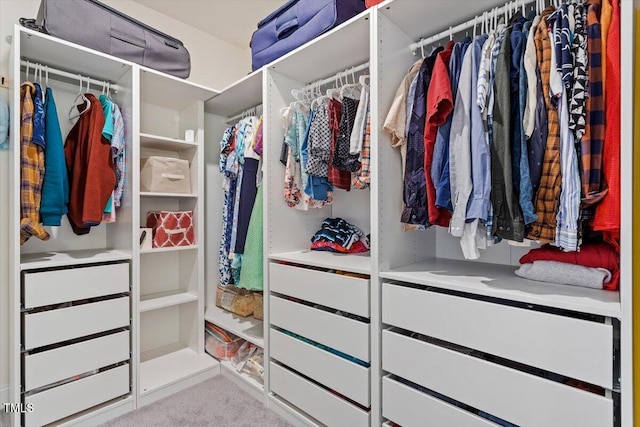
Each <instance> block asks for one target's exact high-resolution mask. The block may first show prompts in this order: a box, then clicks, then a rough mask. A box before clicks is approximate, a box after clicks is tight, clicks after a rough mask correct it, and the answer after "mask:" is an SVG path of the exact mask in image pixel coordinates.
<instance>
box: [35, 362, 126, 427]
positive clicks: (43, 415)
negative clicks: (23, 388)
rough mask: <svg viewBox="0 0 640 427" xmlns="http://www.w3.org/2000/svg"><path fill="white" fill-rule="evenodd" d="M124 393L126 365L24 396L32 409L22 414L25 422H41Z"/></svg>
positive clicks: (37, 424) (40, 423)
mask: <svg viewBox="0 0 640 427" xmlns="http://www.w3.org/2000/svg"><path fill="white" fill-rule="evenodd" d="M127 393H129V365H128V364H126V365H122V366H118V367H117V368H114V369H110V370H108V371H105V372H101V373H99V374H96V375H92V376H90V377H86V378H83V379H81V380H77V381H73V382H70V383H67V384H64V385H61V386H59V387H55V388H52V389H49V390H46V391H43V392H41V393H36V394H33V395H31V396H27V397H25V403H26V404H27V405H28V404H32V405H33V408H34V411H33V412H30V413H27V414H26V425H28V426H41V425H45V424H48V423H51V422H54V421H57V420H59V419H62V418H65V417H68V416H70V415H73V414H75V413H78V412H81V411H84V410H85V409H89V408H91V407H93V406H96V405H99V404H101V403H104V402H107V401H109V400H111V399H115V398H116V397H119V396H123V395H125V394H127Z"/></svg>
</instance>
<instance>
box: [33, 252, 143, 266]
mask: <svg viewBox="0 0 640 427" xmlns="http://www.w3.org/2000/svg"><path fill="white" fill-rule="evenodd" d="M130 259H131V254H128V253H126V252H121V251H115V250H109V249H91V250H83V251H69V252H40V253H35V254H22V255H21V258H20V260H21V262H20V269H22V270H34V269H37V268H55V267H68V266H72V265H81V264H94V263H100V262H112V261H125V260H130Z"/></svg>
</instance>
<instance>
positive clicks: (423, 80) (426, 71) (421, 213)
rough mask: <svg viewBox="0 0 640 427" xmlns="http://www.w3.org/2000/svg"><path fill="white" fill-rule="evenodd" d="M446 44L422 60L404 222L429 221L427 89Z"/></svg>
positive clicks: (409, 144)
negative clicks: (425, 135)
mask: <svg viewBox="0 0 640 427" xmlns="http://www.w3.org/2000/svg"><path fill="white" fill-rule="evenodd" d="M441 50H443V49H442V47H439V48H437V49H435V50H434V51H433V52H432V53H431V55H430V56H429V57H428V58H427V59H425V60H424V61H423V62H422V65H421V66H420V71H419V73H418V80H417V85H416V94H415V98H414V102H413V109H412V111H411V123H410V125H409V135H408V139H407V164H406V169H405V176H404V203H405V208H404V210H403V212H402V218H401V221H402V223H404V224H417V225H424V226H426V225H429V222H428V214H427V182H426V175H425V170H424V128H425V119H426V115H427V102H426V97H427V89H428V87H429V83H430V81H431V72H432V71H433V65H434V64H435V62H436V57H437V55H438V53H440V51H441Z"/></svg>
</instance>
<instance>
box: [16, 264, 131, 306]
mask: <svg viewBox="0 0 640 427" xmlns="http://www.w3.org/2000/svg"><path fill="white" fill-rule="evenodd" d="M123 292H129V264H128V263H121V264H109V265H97V266H93V267H83V268H69V269H64V270H52V271H43V272H38V273H25V275H24V306H25V308H27V309H29V308H33V307H42V306H45V305H51V304H59V303H62V302H67V301H78V300H82V299H86V298H94V297H99V296H103V295H113V294H118V293H123Z"/></svg>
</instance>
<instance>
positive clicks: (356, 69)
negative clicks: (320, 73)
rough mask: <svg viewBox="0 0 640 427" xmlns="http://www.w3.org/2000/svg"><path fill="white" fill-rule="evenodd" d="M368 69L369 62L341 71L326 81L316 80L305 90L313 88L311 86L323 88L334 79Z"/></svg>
mask: <svg viewBox="0 0 640 427" xmlns="http://www.w3.org/2000/svg"><path fill="white" fill-rule="evenodd" d="M368 68H369V62H365V63H364V64H360V65H356V66H355V67H352V68H349V69H346V70H344V71H341V72H339V73H338V74H336V75H335V76H331V77H327V78H326V79H323V80H318V81H317V82H313V83H310V84H308V85H306V86H305V88H310V87H313V86H324V85H326V84H329V83H331V82H334V81H336V79H340V78H343V77H345V76H350V75H351V74H354V73H357V72H360V71H362V70H366V69H368Z"/></svg>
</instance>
